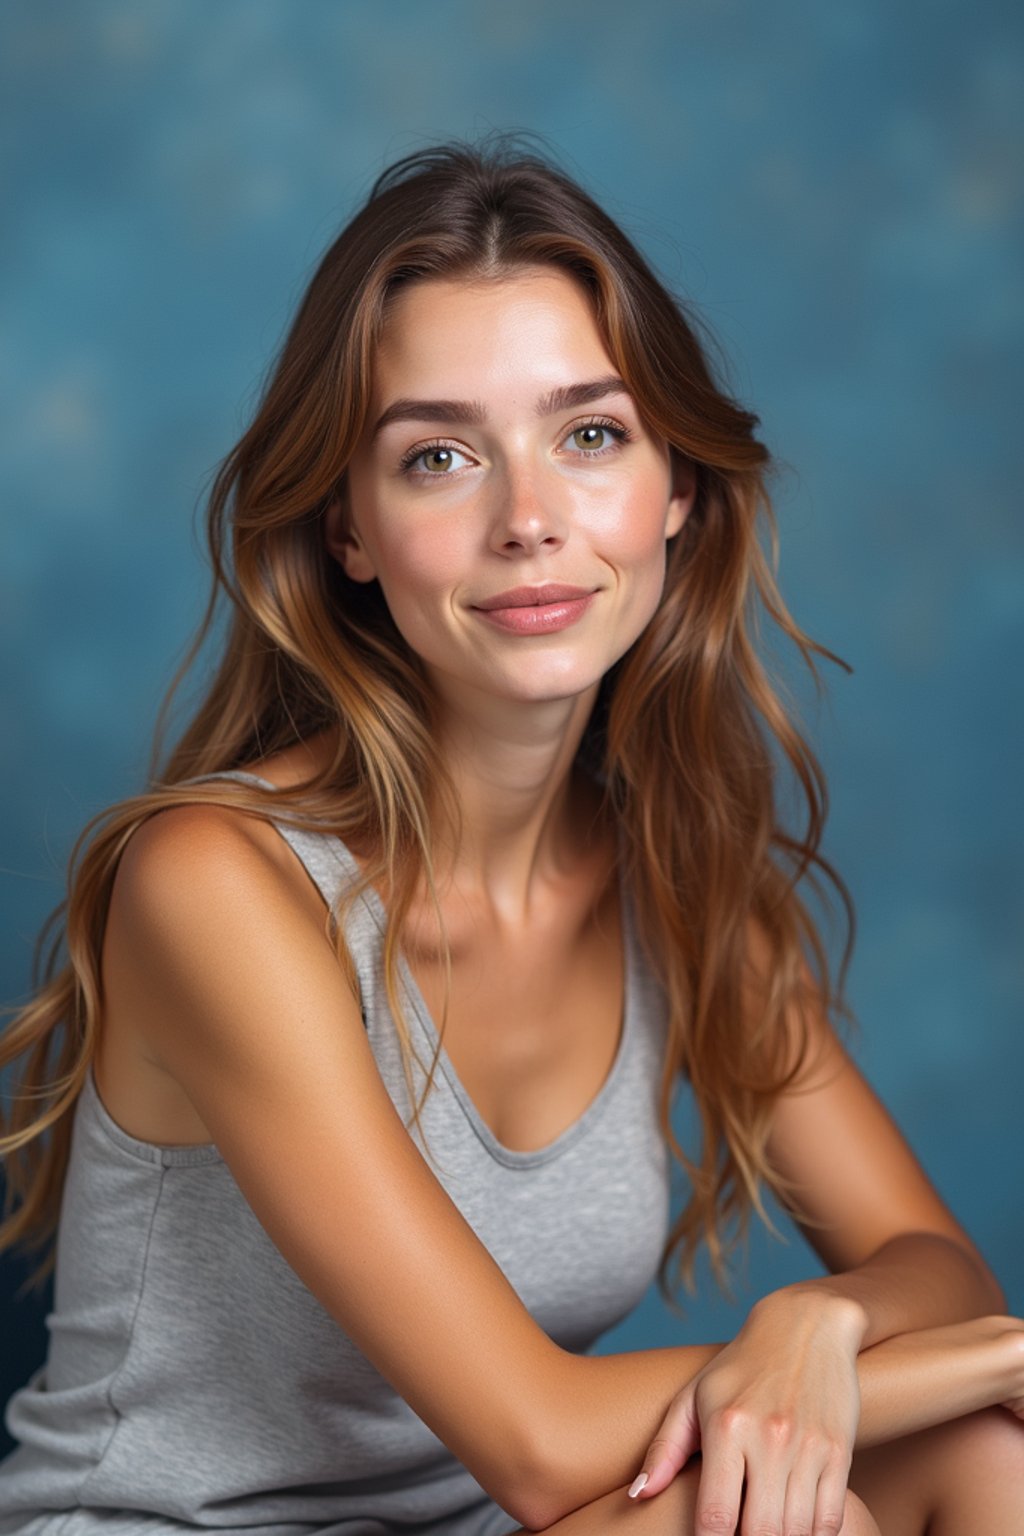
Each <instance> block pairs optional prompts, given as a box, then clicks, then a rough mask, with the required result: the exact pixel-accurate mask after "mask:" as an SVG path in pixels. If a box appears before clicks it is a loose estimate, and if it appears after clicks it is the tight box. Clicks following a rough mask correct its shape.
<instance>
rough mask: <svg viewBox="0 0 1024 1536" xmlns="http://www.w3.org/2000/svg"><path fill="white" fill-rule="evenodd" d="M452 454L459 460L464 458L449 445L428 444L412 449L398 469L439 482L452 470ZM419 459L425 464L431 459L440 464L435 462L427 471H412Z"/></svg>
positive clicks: (456, 449)
mask: <svg viewBox="0 0 1024 1536" xmlns="http://www.w3.org/2000/svg"><path fill="white" fill-rule="evenodd" d="M452 454H458V455H459V457H460V458H465V454H462V453H460V450H459V449H458V448H455V447H453V446H452V445H451V444H450V443H428V444H427V445H426V447H425V448H414V449H413V450H412V452H411V453H407V454H406V456H405V458H404V459H403V460H402V462H401V466H400V467H401V468H402V470H404V471H407V472H411V473H412V474H414V475H423V474H425V475H431V476H433V478H434V479H435V480H440V479H443V478H444V476H445V475H446V474H447V473H448V472H449V470H450V469H451V468H452ZM420 459H423V460H424V461H425V462H429V460H431V459H434V460H435V461H437V460H440V463H436V462H435V464H434V465H432V466H431V467H430V468H428V469H414V468H413V465H414V464H416V463H417V462H418V461H419V460H420Z"/></svg>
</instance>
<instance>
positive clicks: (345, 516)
mask: <svg viewBox="0 0 1024 1536" xmlns="http://www.w3.org/2000/svg"><path fill="white" fill-rule="evenodd" d="M324 544H325V545H326V547H327V551H328V553H329V554H330V555H331V556H333V558H334V559H335V560H337V562H338V564H339V565H340V566H341V568H342V570H343V571H344V572H345V575H346V576H348V577H349V579H350V580H351V581H373V579H374V578H375V576H376V574H377V572H376V571H375V570H374V568H373V562H372V561H371V559H370V556H369V554H368V553H367V551H366V549H365V548H364V547H363V543H362V540H361V539H360V538H359V535H358V533H357V532H356V531H355V529H354V528H353V526H352V519H351V518H350V516H349V506H348V486H347V484H346V483H345V482H344V481H343V482H342V484H341V486H340V487H339V489H338V492H337V494H336V495H334V496H332V497H331V500H330V501H329V502H328V505H327V511H326V512H325V513H324Z"/></svg>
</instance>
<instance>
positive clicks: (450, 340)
mask: <svg viewBox="0 0 1024 1536" xmlns="http://www.w3.org/2000/svg"><path fill="white" fill-rule="evenodd" d="M581 370H582V371H581ZM615 371H616V370H615V368H614V366H613V365H612V360H611V359H610V358H609V356H608V353H607V351H606V349H605V345H604V342H603V339H602V337H601V335H600V332H599V331H598V328H597V324H596V321H595V319H594V315H593V311H592V309H591V307H590V303H589V300H588V298H587V296H586V294H585V292H584V291H583V289H582V287H581V285H580V284H579V283H578V282H576V281H575V280H574V279H573V278H572V277H570V276H569V275H568V274H566V273H564V272H560V271H559V270H557V269H556V268H552V267H547V268H540V269H531V270H530V271H529V272H528V273H527V274H518V273H517V274H515V275H514V276H507V277H503V278H501V279H491V280H488V281H487V282H481V281H480V280H479V279H477V280H473V281H470V280H469V279H457V278H433V277H432V278H424V279H419V280H417V281H416V282H414V283H410V284H409V285H408V287H407V288H405V289H403V290H402V291H401V292H400V293H399V294H398V295H396V297H395V300H394V303H393V305H392V307H391V309H390V311H389V313H388V314H387V317H386V319H385V323H384V326H383V329H382V332H381V335H380V338H379V341H378V345H377V347H376V349H375V356H374V365H373V375H374V378H373V385H374V387H373V390H372V393H373V396H374V404H375V406H377V407H378V408H379V409H383V408H384V407H385V406H386V405H387V404H388V400H387V399H385V398H384V397H385V395H388V397H389V398H390V391H391V390H393V389H395V388H398V387H400V388H401V390H402V393H407V392H412V391H413V390H415V391H416V393H420V392H422V391H425V390H427V389H429V392H430V393H431V394H440V395H451V394H453V393H455V392H456V390H457V391H458V393H459V394H460V395H461V394H464V392H465V385H466V381H467V379H471V378H476V379H478V380H479V381H480V387H481V388H486V387H488V386H491V387H498V388H500V387H502V385H503V383H507V382H508V381H510V380H511V379H512V378H520V377H522V378H523V379H534V380H536V381H538V382H540V381H543V380H544V379H549V387H551V386H556V385H562V384H569V383H573V382H576V376H577V375H579V377H580V378H583V377H586V378H589V377H591V376H592V375H593V376H596V375H597V374H600V373H605V374H611V373H614V372H615ZM549 376H550V377H549ZM531 403H532V396H531Z"/></svg>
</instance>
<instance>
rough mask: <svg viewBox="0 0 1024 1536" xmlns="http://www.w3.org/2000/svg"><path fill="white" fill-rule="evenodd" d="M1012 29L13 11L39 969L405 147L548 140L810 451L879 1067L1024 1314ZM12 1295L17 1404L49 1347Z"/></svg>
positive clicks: (136, 3) (11, 552)
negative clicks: (247, 441)
mask: <svg viewBox="0 0 1024 1536" xmlns="http://www.w3.org/2000/svg"><path fill="white" fill-rule="evenodd" d="M1019 17H1020V10H1019V7H1018V6H1016V5H1015V4H1013V3H1011V0H1007V3H1005V4H1001V3H993V0H981V3H978V0H973V3H971V4H967V3H966V0H958V3H950V0H931V3H929V4H928V5H927V6H925V5H923V4H916V3H911V4H904V5H900V6H894V5H891V4H888V3H886V0H861V3H858V4H856V5H852V6H839V5H822V4H819V3H817V0H777V3H776V4H773V5H771V6H764V5H758V4H754V3H749V4H738V3H735V0H645V3H644V4H641V5H638V6H631V7H625V8H624V7H623V6H622V5H621V4H617V3H609V0H586V3H582V0H559V3H554V4H553V3H540V0H516V3H515V4H507V5H491V6H483V5H480V4H479V3H476V0H432V3H413V0H390V3H389V4H387V5H386V6H382V5H380V4H378V3H371V0H345V3H341V0H336V3H329V0H304V3H303V4H302V5H295V4H287V3H284V0H280V3H268V0H219V3H218V4H217V5H215V6H214V5H209V4H207V3H205V0H94V3H91V4H89V5H85V6H83V5H79V4H74V3H70V0H60V3H55V0H50V3H47V4H45V5H41V4H38V3H24V0H18V3H10V0H9V3H8V4H6V5H5V6H4V8H3V11H2V13H0V47H2V65H0V68H2V77H0V101H2V104H3V105H2V109H0V110H2V113H3V130H4V131H3V136H2V150H0V154H2V167H3V187H4V191H3V210H4V226H5V231H4V239H3V243H2V250H0V271H2V278H3V282H2V294H0V303H2V335H0V345H2V351H0V369H2V387H3V406H2V411H0V443H2V454H3V529H2V550H0V582H2V607H0V637H2V646H3V658H4V669H3V696H2V701H0V703H2V720H3V731H2V735H0V771H2V782H3V799H2V804H3V814H4V827H3V847H2V857H0V864H2V869H0V894H2V901H3V912H2V918H3V921H2V926H0V943H2V957H0V958H2V968H3V969H2V985H0V992H2V995H3V997H4V998H5V999H7V1000H14V999H15V998H17V997H18V996H20V995H22V994H23V993H24V990H25V988H26V986H27V981H28V970H29V957H30V946H31V941H32V939H33V937H34V934H35V932H36V930H37V928H38V925H39V922H40V921H41V919H42V917H43V916H44V914H45V913H46V912H47V911H48V910H49V909H50V907H51V906H52V905H53V904H54V903H55V902H56V901H57V900H59V898H60V896H61V895H62V893H63V873H64V869H65V866H66V861H67V856H68V854H69V851H70V848H71V844H72V841H73V839H74V837H75V835H76V834H77V832H78V831H79V829H80V828H81V826H82V825H83V823H84V822H85V821H86V820H87V819H88V817H89V816H91V815H92V814H94V813H95V812H96V811H98V810H100V809H101V808H102V807H104V806H105V805H107V804H108V803H109V802H111V801H112V800H114V799H116V798H118V797H119V796H122V795H124V794H127V793H130V792H132V791H134V790H135V789H136V788H138V787H139V785H140V779H141V775H142V773H143V770H144V766H145V762H146V755H147V751H148V745H149V738H150V732H151V727H152V724H153V720H154V714H155V707H156V701H157V698H158V695H159V694H160V692H161V691H162V689H163V688H164V686H165V685H166V683H167V682H168V680H169V678H170V675H171V672H172V670H173V667H174V665H175V663H176V661H177V659H178V658H179V656H180V654H181V651H182V648H183V646H184V643H185V641H186V639H187V637H188V636H189V634H190V633H191V630H192V627H193V625H194V623H195V621H196V620H197V618H198V616H199V613H200V608H201V603H202V600H203V598H204V596H205V591H206V577H205V569H204V566H203V562H202V559H201V556H200V553H199V546H198V541H197V538H196V536H195V534H194V532H193V527H192V520H193V514H194V509H195V508H196V507H197V505H198V504H199V502H200V499H201V495H202V492H203V489H204V487H205V485H206V484H207V483H208V479H209V476H210V474H211V472H212V470H213V469H214V467H215V466H216V464H217V462H218V461H219V460H220V458H221V457H222V456H223V455H224V454H225V453H226V452H227V450H228V449H229V448H230V446H231V445H232V443H233V442H234V440H235V439H236V437H237V436H238V435H239V433H240V431H241V430H242V428H243V426H244V424H245V422H246V419H247V413H248V412H249V410H250V407H251V405H252V402H253V399H254V397H255V393H256V391H257V389H258V386H259V382H260V378H261V375H262V373H263V370H264V369H265V367H266V365H267V363H268V361H269V359H270V357H271V354H272V352H273V349H274V347H275V345H276V343H277V342H278V340H279V339H280V337H281V334H282V331H283V329H284V327H285V326H286V324H287V321H288V318H289V315H290V313H291V311H292V309H293V306H294V304H295V302H296V300H297V298H298V296H299V294H300V293H301V291H302V289H303V286H304V284H305V282H306V280H307V279H308V277H309V276H310V274H311V271H312V269H313V266H314V265H315V263H316V261H317V258H318V256H319V253H320V252H321V251H322V249H323V247H324V246H325V245H326V244H327V243H328V241H329V240H330V239H331V238H332V236H333V234H334V233H335V232H336V230H337V229H338V228H339V227H340V225H341V224H342V223H343V222H344V221H345V219H346V218H347V217H348V216H349V215H350V213H351V212H352V211H353V209H354V207H355V205H356V203H357V202H358V201H359V200H361V199H362V198H363V197H364V196H365V194H366V192H367V190H368V187H369V184H370V182H371V180H372V178H373V177H374V176H375V175H376V174H377V173H378V172H379V171H380V170H381V169H382V168H383V166H384V165H385V164H387V163H388V162H390V161H391V160H393V159H395V158H397V157H398V156H399V155H402V154H406V153H408V152H410V151H411V150H413V149H417V148H420V147H422V146H423V145H424V144H426V143H428V142H432V141H436V140H438V139H441V138H444V137H447V136H450V135H458V136H468V137H475V136H478V135H480V134H482V133H484V132H486V131H487V130H488V129H491V128H510V127H511V128H530V129H534V130H538V131H539V132H540V133H542V134H543V135H544V136H545V139H546V140H547V141H548V143H549V144H550V146H551V147H552V149H553V150H554V151H555V152H556V153H558V154H560V155H561V157H562V159H563V163H565V164H566V166H567V167H568V168H569V169H570V171H572V172H573V173H574V174H576V175H577V176H578V177H579V178H580V179H582V180H583V181H584V183H585V184H586V185H587V187H588V188H589V189H590V190H591V191H592V192H593V193H594V194H595V195H596V196H597V198H598V199H599V200H600V201H602V202H603V203H604V204H605V205H606V206H607V208H608V209H609V211H610V212H611V213H612V214H613V215H614V216H615V217H616V218H618V219H619V220H620V222H622V223H623V224H624V225H625V227H626V228H627V230H628V231H629V232H630V233H631V234H632V235H633V237H634V238H635V239H636V240H637V242H638V243H639V245H640V246H641V247H642V248H643V249H644V251H645V252H646V253H647V255H648V256H649V257H650V259H651V260H652V261H653V262H654V263H655V264H656V266H657V267H658V268H659V269H660V270H661V272H662V273H663V274H664V275H665V276H666V277H667V278H668V279H669V280H670V281H671V282H672V283H673V284H675V285H677V286H678V287H679V288H681V289H682V290H684V291H685V292H686V293H687V294H688V295H689V296H690V298H691V299H692V300H693V301H694V302H695V303H696V304H697V305H698V306H699V307H700V309H701V310H702V312H703V314H704V316H705V317H706V318H707V320H708V321H709V322H710V324H711V326H712V327H713V328H714V329H715V331H716V332H717V334H718V336H719V337H720V339H721V341H722V343H723V346H724V348H725V350H726V353H727V355H728V358H729V360H730V369H731V384H732V387H733V388H734V390H735V392H736V393H737V394H738V395H739V396H740V398H741V399H742V400H743V401H744V403H746V404H747V405H748V406H750V407H752V408H753V409H754V410H756V411H757V412H758V413H759V414H760V416H761V419H762V430H763V435H764V437H765V439H766V441H767V442H768V444H769V446H770V447H771V448H772V449H773V451H774V452H775V453H776V454H777V455H778V456H779V458H780V459H781V460H782V461H783V463H784V465H785V473H784V475H783V477H782V478H781V480H780V482H779V485H778V495H777V510H778V514H779V520H780V525H781V548H782V556H781V567H780V580H781V584H782V587H783V592H784V595H785V597H786V599H787V601H788V603H789V605H790V607H791V609H792V611H793V613H794V614H795V616H796V618H797V620H798V622H799V623H800V624H801V625H802V626H803V627H804V628H805V629H807V630H808V631H809V632H810V633H811V635H813V636H814V637H815V638H816V639H818V640H819V641H820V642H821V643H822V644H824V645H826V646H828V647H829V648H830V649H832V650H834V651H836V652H838V653H839V655H841V656H842V657H843V658H844V659H845V660H846V661H848V662H849V663H850V664H851V665H852V667H853V668H854V672H853V675H852V676H848V675H847V674H846V673H844V672H842V671H841V670H840V669H839V668H837V667H834V666H831V665H829V664H828V663H824V664H823V665H824V668H825V676H826V679H827V681H828V684H829V697H828V702H827V704H826V706H825V708H824V709H822V710H818V709H817V708H816V707H815V705H814V703H813V697H812V695H811V694H810V693H809V691H808V690H807V688H806V686H805V684H804V683H803V682H802V680H801V675H800V672H799V670H798V669H797V668H796V667H795V666H793V665H792V661H791V658H790V659H787V667H788V668H789V669H790V671H791V673H792V678H793V686H794V688H795V689H796V690H797V693H798V695H799V696H800V697H801V699H802V700H803V701H804V708H805V720H806V724H807V725H808V727H809V729H810V730H811V732H812V735H813V738H814V741H815V744H816V746H817V748H818V750H819V752H820V755H821V757H822V760H823V763H824V766H825V768H826V771H827V773H828V775H829V781H830V786H831V794H832V810H831V817H830V821H829V826H828V833H827V839H826V852H827V853H828V854H829V856H830V857H831V858H832V859H833V860H834V861H835V863H836V864H837V866H838V867H839V869H840V871H841V872H842V873H843V874H844V876H845V877H846V879H847V880H848V882H849V884H850V886H851V887H852V890H853V893H854V896H855V898H856V901H857V904H858V913H859V923H860V933H859V943H858V948H857V952H856V958H855V961H854V966H853V970H852V974H851V990H850V997H851V1001H852V1004H853V1006H854V1008H855V1009H856V1011H857V1013H858V1015H859V1017H860V1019H861V1022H862V1026H863V1036H862V1039H861V1041H860V1043H859V1044H858V1045H857V1047H856V1052H857V1056H858V1059H859V1060H860V1062H861V1064H862V1066H863V1067H864V1069H865V1070H866V1071H867V1073H868V1074H869V1076H870V1077H871V1079H872V1081H873V1082H874V1083H875V1085H876V1087H877V1088H878V1090H879V1092H880V1093H881V1095H882V1096H883V1098H884V1099H885V1101H886V1103H887V1104H888V1105H889V1106H890V1108H891V1109H892V1110H893V1111H894V1112H895V1113H896V1115H897V1116H898V1118H899V1120H900V1122H901V1123H902V1125H903V1126H904V1128H905V1130H906V1132H907V1135H908V1136H909V1138H910V1140H911V1142H912V1143H913V1145H914V1147H915V1148H916V1150H917V1152H918V1153H919V1154H920V1156H921V1157H922V1158H923V1160H924V1162H925V1164H926V1166H927V1168H928V1169H929V1171H930V1173H931V1175H932V1176H933V1178H934V1179H935V1180H936V1182H937V1183H938V1185H939V1187H940V1189H941V1191H942V1193H943V1194H944V1196H945V1197H946V1198H947V1200H948V1201H949V1202H950V1203H951V1205H952V1206H953V1209H954V1210H955V1211H956V1213H957V1215H958V1216H959V1217H960V1219H961V1220H962V1221H963V1222H964V1223H965V1224H966V1226H967V1227H968V1228H969V1229H970V1231H971V1232H972V1233H973V1234H974V1235H975V1236H976V1238H977V1239H978V1241H979V1242H980V1243H981V1245H982V1247H983V1249H984V1250H985V1252H986V1253H987V1254H988V1256H989V1257H990V1259H991V1261H992V1263H993V1264H994V1266H995V1268H996V1270H997V1272H998V1274H999V1276H1000V1278H1001V1280H1002V1281H1003V1284H1004V1286H1005V1287H1006V1290H1007V1292H1008V1295H1009V1300H1010V1305H1011V1307H1013V1308H1014V1309H1015V1310H1017V1311H1021V1310H1024V1240H1022V1237H1024V1235H1022V1215H1024V1211H1022V1206H1024V1201H1022V1177H1021V1154H1022V1152H1024V1137H1022V1135H1021V1129H1020V1127H1021V1113H1020V1095H1021V1092H1022V1086H1024V1043H1022V1027H1021V1026H1022V1020H1024V945H1022V934H1024V881H1022V876H1021V858H1022V851H1024V836H1022V833H1024V797H1022V795H1021V785H1022V783H1024V727H1022V708H1021V704H1022V690H1021V682H1020V673H1021V664H1022V657H1024V549H1022V546H1024V527H1022V517H1021V484H1022V468H1024V466H1022V463H1021V453H1020V440H1021V429H1020V396H1021V379H1022V368H1021V360H1022V349H1021V340H1022V325H1024V282H1022V263H1021V255H1022V241H1021V184H1020V166H1021V146H1022V133H1021V117H1022V103H1024V55H1022V29H1021V22H1020V19H1019ZM1015 784H1016V785H1017V789H1016V790H1014V787H1013V786H1014V785H1015ZM814 1267H815V1264H814V1260H813V1258H812V1257H810V1256H809V1255H808V1252H807V1250H806V1249H804V1248H803V1247H802V1245H801V1244H800V1242H799V1240H795V1241H794V1242H792V1243H791V1244H790V1245H789V1246H788V1247H784V1246H782V1245H780V1244H778V1243H774V1242H771V1241H770V1240H768V1239H767V1238H764V1237H762V1236H758V1238H757V1240H756V1241H755V1243H754V1245H753V1249H752V1261H751V1265H750V1272H749V1279H748V1282H747V1284H746V1286H745V1288H741V1293H740V1297H739V1302H738V1305H737V1308H736V1309H735V1310H730V1309H729V1308H727V1307H725V1306H723V1305H717V1304H716V1303H715V1301H714V1298H713V1295H712V1294H711V1287H710V1284H709V1282H707V1280H706V1278H705V1280H704V1282H703V1284H702V1288H701V1296H700V1298H699V1301H698V1302H697V1303H696V1304H695V1306H694V1310H693V1314H692V1318H691V1320H690V1321H689V1322H688V1323H687V1324H686V1325H685V1326H683V1325H680V1324H679V1323H678V1322H677V1321H676V1320H674V1319H673V1318H672V1317H671V1316H670V1315H669V1314H667V1313H666V1312H665V1311H664V1309H663V1308H662V1307H661V1305H660V1303H659V1301H658V1299H657V1297H656V1296H655V1295H654V1293H653V1292H652V1294H651V1296H650V1297H649V1298H648V1301H647V1302H646V1303H645V1304H644V1306H643V1307H642V1308H641V1309H640V1310H639V1311H638V1313H637V1314H635V1316H634V1317H633V1318H632V1319H631V1320H630V1321H629V1322H628V1323H627V1324H625V1325H623V1326H622V1327H621V1328H620V1329H618V1330H616V1331H615V1333H614V1334H612V1335H610V1336H609V1337H608V1339H607V1341H606V1345H607V1347H608V1348H609V1349H615V1348H624V1347H637V1346H640V1345H646V1344H658V1343H667V1342H673V1341H677V1340H682V1339H688V1338H699V1337H714V1338H721V1337H725V1336H726V1335H727V1333H728V1332H730V1331H733V1330H734V1329H735V1327H736V1326H737V1325H738V1323H739V1321H740V1320H741V1319H742V1316H743V1315H744V1313H745V1310H746V1308H747V1307H748V1306H749V1305H750V1302H751V1300H752V1299H753V1298H754V1297H755V1296H756V1295H758V1294H760V1293H761V1292H762V1291H763V1290H766V1289H768V1288H770V1287H772V1286H775V1285H778V1284H779V1283H781V1282H783V1281H784V1280H786V1279H789V1278H794V1277H796V1276H797V1275H798V1274H800V1273H803V1272H807V1270H809V1269H813V1268H814ZM4 1273H5V1275H6V1276H7V1277H8V1278H9V1277H11V1276H13V1275H14V1274H15V1273H16V1267H15V1266H12V1265H11V1264H10V1263H8V1264H7V1266H6V1268H5V1271H4ZM8 1289H10V1287H8ZM6 1306H7V1311H6V1313H5V1316H4V1319H3V1322H4V1331H5V1333H6V1334H7V1338H8V1339H10V1338H11V1337H15V1338H16V1340H18V1341H20V1342H18V1346H17V1348H16V1349H15V1350H14V1352H13V1353H12V1352H8V1353H7V1356H6V1363H5V1365H4V1367H3V1369H4V1370H5V1371H6V1373H7V1374H6V1376H5V1377H4V1379H3V1380H2V1381H0V1396H3V1397H6V1395H7V1393H8V1392H9V1391H10V1390H11V1388H12V1387H13V1386H14V1385H16V1384H18V1383H20V1381H21V1380H23V1379H24V1377H25V1376H26V1375H27V1373H28V1368H29V1365H30V1363H34V1361H35V1359H36V1358H37V1357H38V1356H39V1355H40V1354H41V1352H42V1348H43V1338H44V1335H43V1326H42V1315H43V1305H36V1306H33V1304H32V1303H31V1302H24V1303H21V1304H19V1305H18V1306H15V1305H14V1304H13V1303H12V1302H10V1301H8V1302H7V1303H6ZM8 1323H9V1324H10V1329H9V1330H8V1328H7V1324H8Z"/></svg>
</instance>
